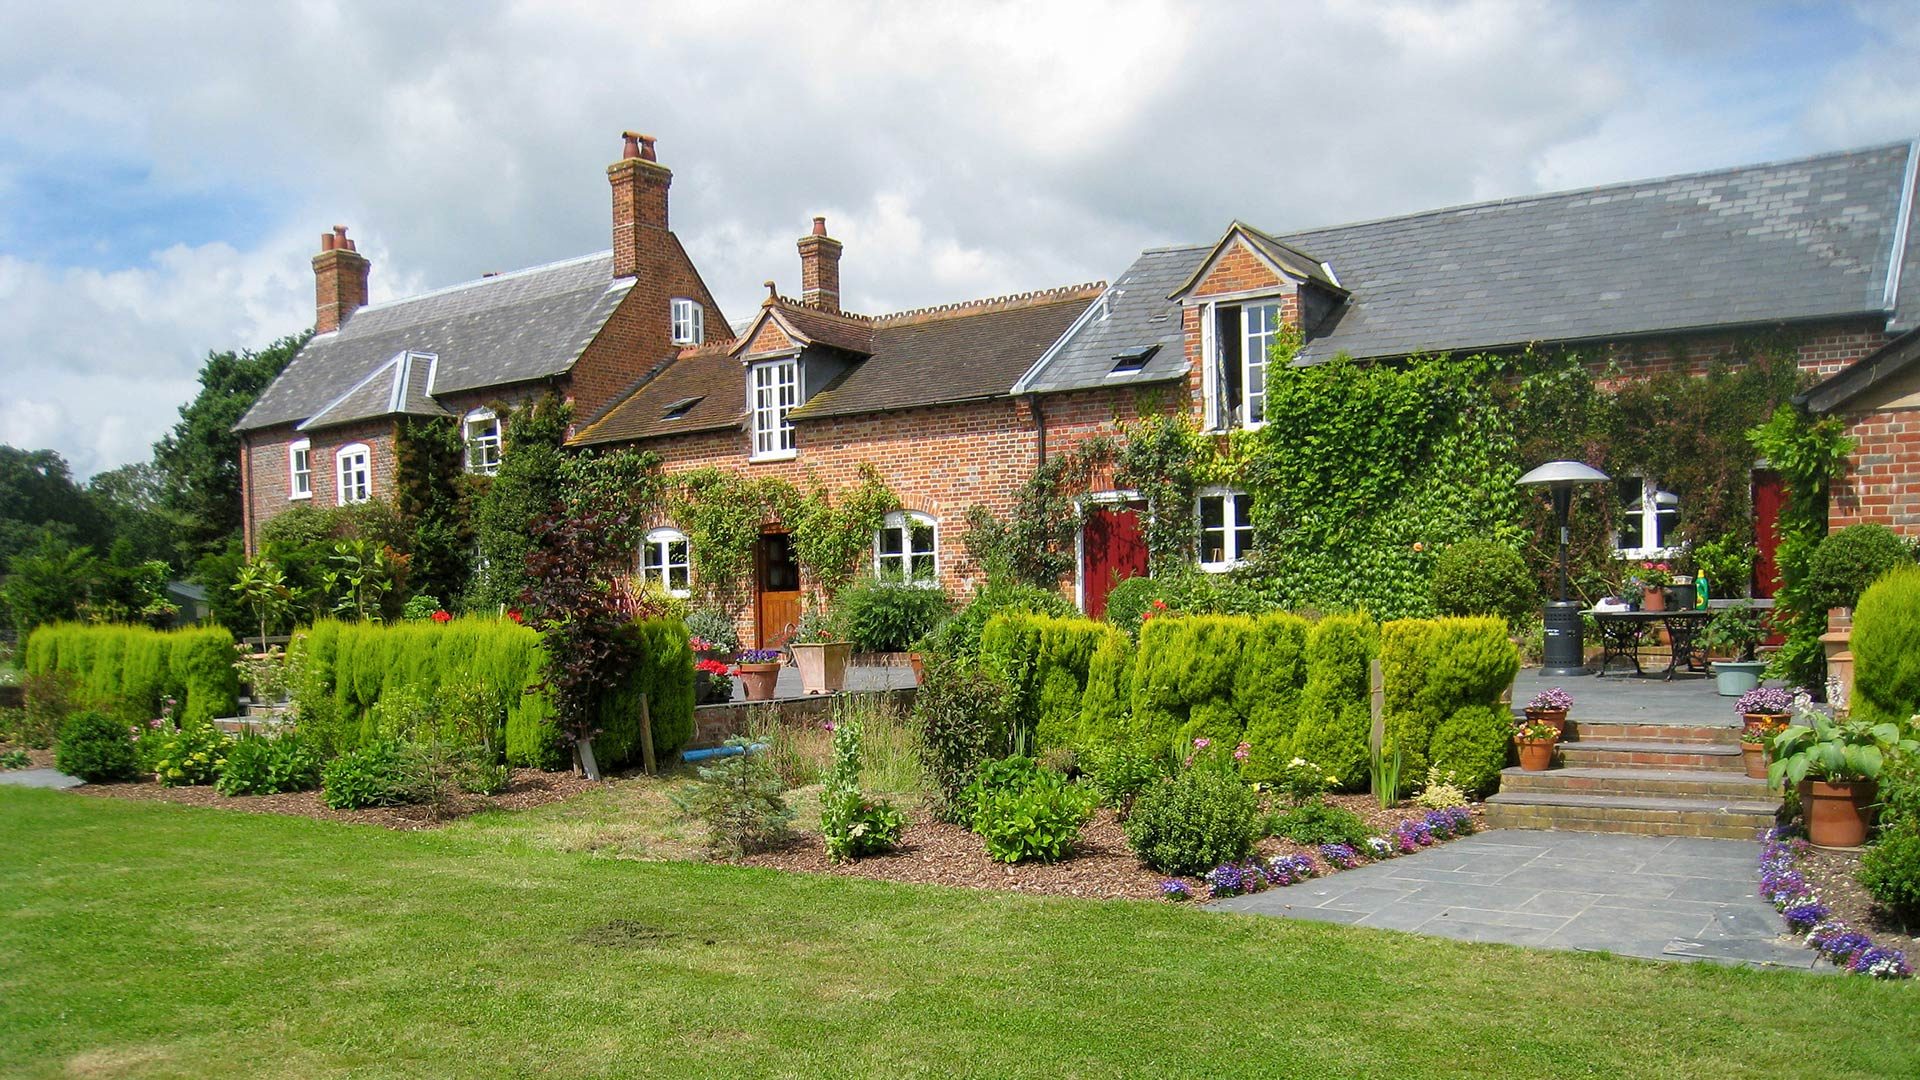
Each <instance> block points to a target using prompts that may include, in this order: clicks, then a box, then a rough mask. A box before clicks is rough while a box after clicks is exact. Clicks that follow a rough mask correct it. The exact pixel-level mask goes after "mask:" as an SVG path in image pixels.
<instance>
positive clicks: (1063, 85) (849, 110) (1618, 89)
mask: <svg viewBox="0 0 1920 1080" xmlns="http://www.w3.org/2000/svg"><path fill="white" fill-rule="evenodd" d="M903 14H904V16H905V17H902V16H903ZM822 57H831V58H832V62H831V63H823V62H821V61H820V58H822ZM1916 57H1920V2H1914V0H1906V2H1897V3H1895V2H1888V3H1863V4H1745V3H1728V4H1713V3H1685V4H1682V3H1654V2H1644V3H1574V2H1549V0H1461V2H1454V3H1417V2H1412V0H1403V2H1379V3H1360V4H1355V3H1289V4H1284V5H1272V4H1260V5H1254V4H1247V5H1240V4H1217V3H1209V4H1174V3H1156V2H1141V0H1111V2H1107V3H1101V4H1098V5H1064V4H1062V5H1026V4H1021V5H1016V4H1003V3H985V4H965V5H961V4H930V5H917V6H914V7H912V8H910V9H909V8H901V7H897V6H893V5H883V4H848V3H842V4H832V5H808V4H781V5H773V6H765V5H761V6H756V5H752V4H745V3H732V2H727V0H719V2H712V3H703V4H698V5H694V4H685V3H680V4H665V5H646V4H634V3H630V2H619V3H615V2H601V0H565V2H554V3H543V4H538V5H516V4H511V3H504V2H485V0H482V2H476V3H471V4H468V5H464V6H463V7H462V8H461V11H460V14H459V16H458V17H457V18H454V17H442V16H441V15H439V14H438V13H437V12H435V11H433V10H431V9H415V8H413V7H411V6H405V5H391V4H385V3H376V2H373V0H366V2H359V0H310V2H303V3H297V4H273V3H254V4H217V5H151V4H118V3H113V2H110V0H108V2H101V3H95V4H90V5H87V6H85V7H84V8H71V7H69V6H65V5H60V6H55V5H42V6H35V7H28V6H25V5H21V4H10V5H5V7H4V9H0V312H4V313H5V315H6V317H5V318H4V319H0V379H4V380H5V385H6V386H7V387H8V393H7V394H5V395H0V441H4V442H11V443H14V444H16V445H26V446H52V447H54V448H55V449H58V450H59V451H61V452H62V453H63V454H65V455H67V457H68V458H69V459H70V460H71V461H72V462H73V464H74V468H75V471H76V472H77V473H79V474H81V475H88V474H91V473H92V472H94V471H97V470H99V469H103V468H109V467H112V466H114V465H118V464H122V463H125V462H127V461H131V460H137V459H141V458H144V457H145V456H146V455H147V450H148V446H149V444H150V443H151V442H152V441H153V440H154V439H155V438H157V437H158V436H159V435H160V434H161V433H162V432H163V431H164V430H165V429H166V427H167V426H168V425H169V424H170V422H171V420H172V419H173V416H174V410H175V409H176V408H177V407H178V405H179V403H180V402H181V401H182V400H184V399H185V398H186V397H187V396H189V395H190V394H191V393H192V391H193V388H194V387H193V376H194V373H195V371H196V370H197V368H198V366H199V363H200V360H201V358H202V357H203V356H204V355H205V353H206V352H207V351H208V350H214V349H224V348H229V347H235V346H258V345H261V344H264V343H266V342H268V341H270V340H272V339H273V338H276V337H279V336H281V335H283V334H286V333H291V332H295V331H298V330H300V329H302V328H303V327H305V326H307V325H309V324H310V322H311V319H312V295H313V294H312V280H311V274H310V271H309V269H308V267H307V259H308V257H309V256H310V255H311V254H312V252H313V250H314V248H315V246H316V241H317V237H318V234H319V233H320V232H321V231H323V230H325V229H326V228H328V227H329V226H331V225H333V224H335V223H342V224H347V225H349V226H350V227H351V229H352V231H353V235H354V236H355V237H356V238H358V240H359V243H360V246H361V249H362V250H363V251H365V252H367V253H368V254H369V255H370V256H371V257H372V258H373V260H374V264H375V267H374V277H373V288H374V292H375V296H376V298H384V297H391V296H395V295H405V294H407V293H409V292H413V291H417V290H419V289H423V288H429V287H433V286H438V285H444V284H448V283H451V282H454V281H459V280H465V279H468V278H471V277H475V276H478V275H479V274H480V273H482V272H485V271H489V270H504V269H512V268H515V267H519V266H527V265H532V264H535V263H540V262H546V261H551V260H553V259H558V258H565V257H569V256H572V255H576V254H581V253H584V252H588V251H593V250H597V249H600V248H604V247H605V246H606V244H607V228H608V223H607V213H608V211H607V195H606V186H605V178H604V173H603V172H602V168H603V166H604V165H605V164H606V162H607V161H609V160H611V159H612V158H613V157H614V156H615V155H616V154H617V151H618V138H617V136H618V133H619V131H621V130H622V129H623V128H629V127H637V128H639V129H641V130H644V131H648V132H649V133H652V134H655V135H657V136H659V139H660V148H661V155H662V159H663V160H664V161H665V162H666V163H667V164H668V165H670V166H671V167H672V168H673V169H674V170H675V184H674V190H673V219H674V227H675V229H676V232H677V233H678V234H679V236H680V237H681V239H682V241H683V242H684V243H685V244H686V245H687V246H688V248H689V250H690V251H691V252H692V254H693V256H694V258H695V260H696V262H698V264H699V265H700V266H701V268H702V270H703V272H704V274H705V276H706V277H707V280H708V282H709V284H710V285H711V286H712V287H713V289H714V290H715V292H716V293H717V294H718V297H719V299H720V301H721V304H722V306H723V307H724V309H725V310H726V312H727V313H728V314H729V315H732V316H733V317H735V318H738V317H740V316H742V315H744V314H746V313H747V312H749V311H751V309H752V307H753V306H754V305H755V304H756V303H757V297H758V295H759V292H760V285H759V283H760V282H761V281H763V280H765V279H766V278H768V277H773V278H775V279H777V280H780V281H781V282H782V284H783V285H785V286H788V287H791V286H792V285H793V284H794V281H793V279H794V277H795V276H796V273H797V262H796V258H795V255H794V250H793V241H794V239H795V238H796V237H797V236H799V235H800V233H801V232H802V231H804V228H805V226H806V224H807V222H808V220H809V219H810V217H811V216H812V215H813V214H816V213H824V214H826V215H828V217H829V220H830V222H831V223H832V228H833V231H834V234H835V235H836V236H838V237H840V238H841V239H842V240H844V241H845V242H846V244H847V253H846V259H845V263H844V266H843V276H844V278H845V287H846V289H847V292H848V298H849V304H850V306H853V307H855V308H857V309H860V310H872V311H883V310H889V309H896V308H901V307H909V306H916V305H921V304H929V303H940V302H946V301H952V300H959V299H965V298H970V297H975V296H983V295H995V294H1000V293H1006V292H1015V291H1021V290H1025V289H1031V288H1039V287H1045V286H1049V285H1054V284H1061V283H1066V282H1077V281H1084V280H1089V279H1096V278H1108V277H1111V276H1113V275H1115V274H1117V273H1118V272H1119V271H1120V270H1121V269H1123V268H1124V267H1125V266H1126V264H1127V262H1128V261H1129V260H1130V258H1131V256H1132V255H1133V253H1135V252H1137V251H1138V250H1139V248H1140V247H1142V246H1146V245H1150V244H1161V243H1169V242H1195V241H1205V240H1210V239H1212V238H1213V237H1214V236H1216V235H1217V234H1218V233H1219V231H1220V230H1221V228H1223V227H1224V225H1225V224H1226V222H1227V221H1229V220H1231V219H1233V218H1244V219H1246V220H1249V221H1253V222H1256V223H1259V224H1261V225H1264V226H1267V227H1270V228H1274V229H1291V228H1301V227H1307V226H1312V225H1319V224H1328V223H1333V222H1338V221H1348V220H1356V219H1361V218H1370V217H1379V216H1384V215H1389V214H1395V213H1404V212H1409V211H1414V210H1419V209H1424V208H1429V207H1435V206H1444V205H1452V204H1457V203H1461V202H1468V201H1473V200H1477V199H1484V198H1495V197H1501V196H1507V195H1516V194H1524V193H1528V192H1533V191H1540V190H1550V189H1557V188H1565V187H1576V186H1585V185H1589V184H1598V183H1605V182H1609V181H1617V180H1628V179H1636V178H1641V177H1646V176H1657V175H1665V174H1669V173H1674V172H1683V171H1690V170H1697V169H1706V168H1714V167H1720V166H1727V165H1736V164H1743V163H1748V162H1754V161H1764V160H1773V159H1778V158H1783V157H1793V156H1798V155H1803V154H1809V153H1816V152H1820V151H1825V150H1832V149H1840V148H1847V147H1854V146H1863V145H1869V144H1875V143H1882V142H1889V141H1894V140H1901V139H1908V138H1913V137H1915V136H1920V75H1916V74H1915V70H1916V68H1920V62H1916V59H1915V58H1916Z"/></svg>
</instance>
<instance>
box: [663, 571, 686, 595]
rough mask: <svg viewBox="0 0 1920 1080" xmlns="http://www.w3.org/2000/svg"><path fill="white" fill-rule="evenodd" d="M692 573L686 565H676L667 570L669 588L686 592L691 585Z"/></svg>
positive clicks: (673, 590) (672, 590)
mask: <svg viewBox="0 0 1920 1080" xmlns="http://www.w3.org/2000/svg"><path fill="white" fill-rule="evenodd" d="M690 576H691V575H690V574H689V573H688V571H687V568H686V567H685V566H675V567H673V568H671V569H670V570H668V571H667V589H668V590H669V591H671V592H686V591H687V590H688V588H689V587H690V585H691V582H690V581H689V580H688V579H689V577H690Z"/></svg>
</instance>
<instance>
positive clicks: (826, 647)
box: [787, 608, 853, 694]
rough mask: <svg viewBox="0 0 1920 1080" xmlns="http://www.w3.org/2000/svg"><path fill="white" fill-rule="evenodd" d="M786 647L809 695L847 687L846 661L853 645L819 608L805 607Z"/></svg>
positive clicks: (837, 690) (849, 656) (851, 656)
mask: <svg viewBox="0 0 1920 1080" xmlns="http://www.w3.org/2000/svg"><path fill="white" fill-rule="evenodd" d="M787 646H788V647H789V648H791V649H792V650H793V663H794V666H795V667H797V668H799V669H800V686H801V689H803V690H805V691H806V692H807V693H809V694H837V693H839V692H840V691H841V690H843V689H845V688H846V685H847V662H848V661H849V660H851V659H853V642H851V641H847V640H845V639H843V638H842V637H841V635H840V630H839V627H837V626H835V625H834V622H833V619H832V618H830V617H829V616H828V615H827V613H826V612H824V611H821V610H820V609H819V608H808V609H807V610H806V611H805V612H804V613H802V614H801V616H800V621H799V623H797V624H796V625H795V626H794V630H793V637H792V638H790V639H788V641H787Z"/></svg>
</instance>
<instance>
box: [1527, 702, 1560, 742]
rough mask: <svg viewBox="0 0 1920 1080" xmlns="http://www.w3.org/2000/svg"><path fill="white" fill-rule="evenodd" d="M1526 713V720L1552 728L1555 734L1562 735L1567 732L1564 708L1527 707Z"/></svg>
mask: <svg viewBox="0 0 1920 1080" xmlns="http://www.w3.org/2000/svg"><path fill="white" fill-rule="evenodd" d="M1526 714H1527V719H1528V720H1530V721H1532V722H1534V723H1540V724H1545V725H1547V726H1548V727H1550V728H1552V729H1553V733H1554V734H1555V735H1556V736H1562V737H1564V736H1565V735H1566V733H1567V710H1565V709H1528V710H1526Z"/></svg>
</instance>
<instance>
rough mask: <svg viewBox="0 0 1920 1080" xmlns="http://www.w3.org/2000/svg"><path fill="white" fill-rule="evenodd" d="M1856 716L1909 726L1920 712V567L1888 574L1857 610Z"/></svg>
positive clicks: (1865, 595)
mask: <svg viewBox="0 0 1920 1080" xmlns="http://www.w3.org/2000/svg"><path fill="white" fill-rule="evenodd" d="M1850 645H1851V647H1852V649H1853V700H1852V702H1850V704H1851V705H1852V707H1853V715H1854V716H1855V717H1856V718H1858V719H1861V720H1871V721H1873V722H1875V723H1887V722H1893V723H1899V724H1904V723H1906V721H1907V720H1908V719H1909V718H1910V717H1912V716H1913V715H1914V714H1915V713H1916V712H1920V567H1910V566H1903V567H1900V568H1899V569H1896V570H1892V571H1890V572H1888V573H1887V574H1886V575H1885V576H1883V577H1881V578H1880V580H1878V581H1876V582H1874V583H1873V584H1872V585H1869V586H1868V587H1867V589H1866V591H1865V592H1862V593H1861V594H1860V603H1859V605H1858V606H1856V607H1855V608H1854V609H1853V637H1852V640H1851V642H1850Z"/></svg>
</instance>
